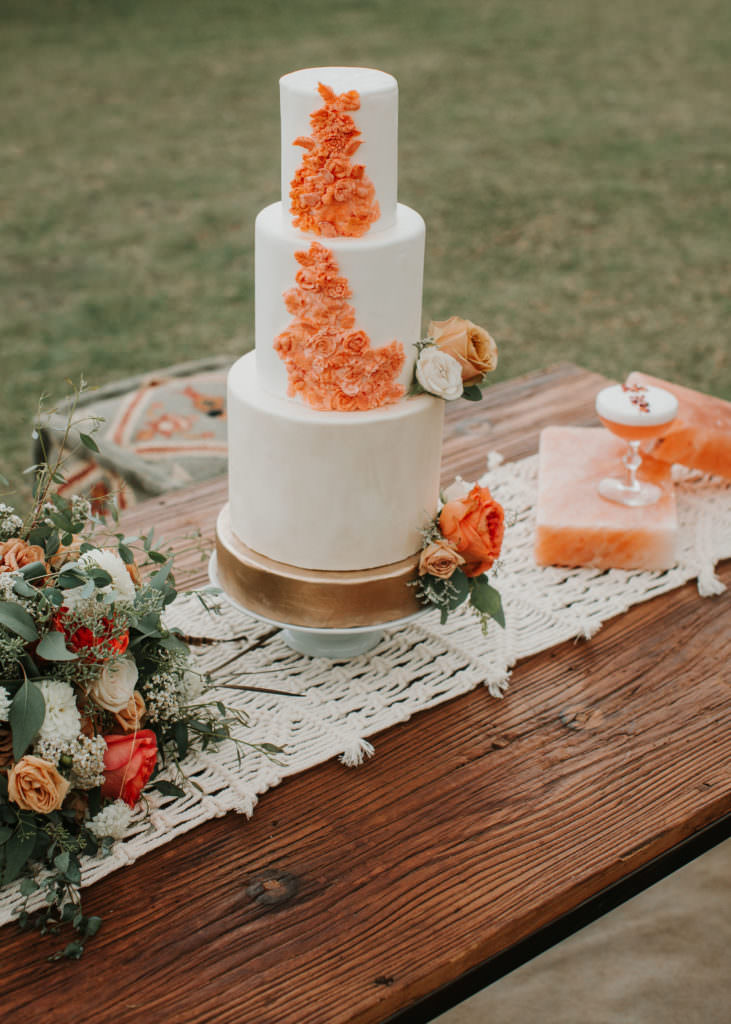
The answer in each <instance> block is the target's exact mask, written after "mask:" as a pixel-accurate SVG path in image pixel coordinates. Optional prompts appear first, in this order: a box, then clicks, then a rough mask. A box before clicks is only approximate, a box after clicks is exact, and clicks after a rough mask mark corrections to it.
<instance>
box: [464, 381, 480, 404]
mask: <svg viewBox="0 0 731 1024" xmlns="http://www.w3.org/2000/svg"><path fill="white" fill-rule="evenodd" d="M462 398H466V399H467V401H468V402H480V401H482V391H481V389H480V388H478V386H477V385H476V384H468V385H467V387H466V388H464V390H463V391H462Z"/></svg>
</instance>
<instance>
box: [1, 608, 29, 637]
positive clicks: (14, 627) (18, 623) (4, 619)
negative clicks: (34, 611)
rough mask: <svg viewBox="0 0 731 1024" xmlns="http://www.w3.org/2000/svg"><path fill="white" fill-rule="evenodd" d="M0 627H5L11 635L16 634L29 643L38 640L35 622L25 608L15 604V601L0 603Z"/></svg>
mask: <svg viewBox="0 0 731 1024" xmlns="http://www.w3.org/2000/svg"><path fill="white" fill-rule="evenodd" d="M0 626H5V628H6V629H9V630H10V631H11V632H12V633H17V635H18V636H22V638H23V639H24V640H27V641H28V642H29V643H32V642H33V641H34V640H37V639H38V631H37V629H36V625H35V622H34V621H33V619H32V618H31V616H30V615H29V614H28V612H27V611H26V610H25V608H23V607H21V606H20V605H19V604H16V603H15V601H0Z"/></svg>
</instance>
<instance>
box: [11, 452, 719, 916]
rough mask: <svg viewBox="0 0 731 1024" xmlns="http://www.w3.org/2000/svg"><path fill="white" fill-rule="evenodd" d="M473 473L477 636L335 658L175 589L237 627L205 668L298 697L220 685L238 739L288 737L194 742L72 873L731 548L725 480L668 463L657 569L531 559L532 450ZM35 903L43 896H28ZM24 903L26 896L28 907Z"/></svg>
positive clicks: (129, 858)
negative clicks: (183, 788)
mask: <svg viewBox="0 0 731 1024" xmlns="http://www.w3.org/2000/svg"><path fill="white" fill-rule="evenodd" d="M499 463H500V458H499V456H497V457H493V458H491V460H490V466H491V469H490V471H489V472H488V473H487V475H486V476H485V477H484V478H483V480H482V481H481V482H482V483H487V484H489V486H490V489H491V490H492V492H493V494H494V495H495V497H496V498H497V499H498V500H499V501H500V502H501V503H502V504H503V506H504V507H505V509H506V512H507V515H508V517H509V519H510V525H509V527H508V529H507V532H506V538H505V542H504V545H503V555H502V557H501V561H500V565H499V566H498V567H496V568H497V572H495V571H493V572H492V573H491V579H492V580H493V582H494V584H495V585H496V586H497V587H498V589H499V590H500V593H501V595H502V599H503V604H504V607H505V617H506V622H507V625H506V628H505V629H504V630H502V629H500V628H499V627H498V626H496V625H495V624H491V625H490V628H489V630H488V633H487V635H486V636H485V635H483V633H482V631H481V629H480V625H479V622H478V621H477V619H476V617H475V616H474V614H473V613H472V612H470V611H469V610H466V609H459V610H458V611H457V612H456V613H453V614H452V615H451V616H450V618H449V621H448V623H447V624H446V625H444V626H442V625H440V623H439V615H438V613H436V612H425V613H424V615H423V616H422V617H420V618H418V619H416V620H415V621H414V622H412V623H410V624H409V625H407V626H403V627H401V628H398V629H394V630H392V631H389V632H387V633H386V636H385V638H384V639H383V641H382V642H381V643H380V644H379V646H378V647H376V648H375V649H374V650H372V651H370V652H368V653H367V654H365V655H362V656H360V657H357V658H353V659H351V660H349V661H345V662H330V661H326V660H324V659H312V658H307V657H302V656H301V655H298V654H295V653H294V652H293V651H292V650H291V649H290V648H289V647H287V646H286V645H285V643H284V642H283V641H282V639H281V635H280V634H279V632H273V627H271V626H269V625H266V624H263V623H261V622H258V621H256V620H254V619H252V618H250V617H249V616H246V615H244V614H242V613H241V612H240V611H237V610H235V609H234V608H232V607H231V606H230V605H229V604H228V603H226V602H225V601H224V602H223V603H222V604H221V609H220V614H218V615H212V614H209V613H207V612H206V611H205V610H204V608H203V606H202V605H201V603H200V601H199V600H198V599H197V598H196V597H191V596H186V597H181V598H179V599H178V600H177V601H176V602H175V604H174V605H173V606H172V608H171V611H170V615H169V621H170V624H171V625H176V626H179V627H180V628H181V629H182V630H183V632H184V633H186V634H188V635H191V636H196V635H198V636H209V637H219V638H221V640H226V638H228V637H242V636H244V637H245V639H244V640H237V641H236V642H229V643H221V644H216V645H215V646H213V647H209V648H206V649H205V650H204V652H203V653H201V654H199V655H197V657H198V658H199V661H200V666H201V668H202V669H203V670H204V671H208V672H211V673H212V675H213V676H214V678H215V676H216V674H217V673H218V674H219V676H220V677H221V678H223V677H226V678H227V679H228V680H230V679H231V676H232V675H235V674H236V673H237V671H238V672H241V673H245V674H242V675H241V678H240V682H241V683H242V684H246V685H252V686H257V685H259V686H267V687H271V688H275V689H282V690H287V691H289V692H292V693H297V694H303V695H304V696H301V697H297V698H294V699H292V698H288V697H276V696H271V695H267V694H262V693H251V692H243V691H240V690H232V689H221V690H217V691H214V696H215V697H216V698H219V697H220V699H221V700H223V701H224V702H225V703H226V704H227V705H229V706H231V707H237V708H239V709H241V710H243V711H245V712H246V714H247V715H248V717H249V727H248V728H243V727H242V728H241V729H240V730H239V733H238V735H239V736H240V737H241V739H243V740H245V741H249V742H256V743H263V742H270V743H274V744H276V745H277V746H279V747H282V748H284V749H285V751H286V754H285V755H284V756H283V757H282V758H280V759H279V760H280V761H281V763H274V762H273V761H272V760H270V759H268V758H267V757H266V756H264V755H262V754H259V753H258V752H253V753H245V754H244V756H243V758H242V759H239V757H238V755H237V751H236V748H235V746H234V744H232V743H226V744H224V745H223V746H222V747H221V748H219V749H218V750H214V751H210V752H207V753H205V754H202V753H194V754H191V755H189V756H188V758H187V759H186V761H185V763H184V769H185V773H186V775H187V776H188V777H190V778H192V779H194V780H195V782H196V785H197V786H198V787H200V789H195V788H193V787H191V788H190V791H189V793H188V794H187V795H186V796H185V797H183V798H178V799H175V798H170V797H167V798H166V797H162V796H160V795H159V794H157V793H152V794H151V795H150V797H149V807H148V812H147V813H145V812H143V811H142V810H139V811H138V812H137V814H136V817H135V819H134V820H133V823H132V825H131V827H130V829H129V833H128V836H127V837H126V838H125V839H124V840H122V841H120V842H117V843H115V845H114V847H113V849H112V852H111V854H110V855H109V856H108V857H105V858H103V859H101V858H99V859H97V858H93V859H88V860H87V861H86V862H85V864H84V869H83V884H84V885H89V884H91V883H92V882H95V881H97V880H98V879H100V878H102V877H103V876H105V875H107V874H109V873H110V872H112V871H114V870H116V869H117V868H120V867H123V866H125V865H127V864H131V863H132V862H133V861H135V860H137V858H138V857H140V856H142V855H143V854H144V853H146V852H147V851H148V850H152V849H154V848H155V847H157V846H161V845H162V844H163V843H167V842H170V840H172V839H174V838H175V837H176V836H178V835H180V834H182V833H183V832H187V831H188V830H189V829H193V828H195V827H196V826H197V825H200V824H202V823H203V822H204V821H207V820H208V819H209V818H213V817H217V816H220V815H223V814H226V813H227V812H228V811H238V812H240V813H243V814H246V815H251V814H252V812H253V810H254V807H255V805H256V802H257V799H258V797H259V796H260V795H261V794H263V793H265V792H266V791H267V790H268V789H270V788H271V787H273V786H276V785H277V784H278V783H279V782H280V781H281V780H282V779H283V778H285V777H286V776H288V775H293V774H294V773H296V772H301V771H304V770H305V769H307V768H311V767H312V766H313V765H316V764H319V763H320V762H322V761H326V760H328V759H329V758H331V757H339V758H340V759H341V761H342V762H343V763H344V764H346V765H351V766H355V765H358V764H359V763H361V761H362V760H363V759H364V758H365V757H368V756H369V755H371V754H372V753H373V746H372V745H371V743H370V742H369V739H368V737H371V736H373V735H374V734H375V733H377V732H380V731H382V730H383V729H387V728H388V727H389V726H392V725H395V724H397V723H399V722H404V721H406V720H407V719H409V718H410V717H411V716H412V715H414V714H415V713H416V712H418V711H421V710H424V709H425V708H429V707H433V706H435V705H437V704H440V703H442V702H443V701H447V700H451V699H452V698H453V697H457V696H458V695H459V694H462V693H466V692H467V691H469V690H472V689H473V688H475V687H477V686H480V685H484V686H486V687H487V688H488V689H489V691H490V693H491V694H492V695H493V696H494V697H501V696H502V695H503V693H504V692H505V690H506V689H507V686H508V678H509V676H510V670H511V668H512V666H513V665H514V664H515V663H516V662H517V661H518V660H519V659H520V658H527V657H529V656H530V655H532V654H536V653H537V652H539V651H542V650H545V649H547V648H549V647H553V646H555V645H556V644H559V643H562V642H563V641H565V640H570V639H572V638H576V637H583V638H587V639H588V638H590V637H591V636H593V635H594V633H595V632H596V631H597V630H598V629H599V628H600V626H601V625H602V623H603V622H605V621H606V620H607V619H610V618H612V617H613V616H615V615H618V614H620V613H621V612H624V611H626V610H627V609H628V608H629V607H630V606H631V605H634V604H637V603H639V602H640V601H645V600H648V599H649V598H651V597H654V596H655V595H657V594H662V593H665V592H666V591H668V590H672V589H673V588H675V587H679V586H681V585H682V584H683V583H685V582H687V581H688V580H690V579H697V580H698V591H699V594H700V595H701V596H704V597H706V596H711V595H713V594H718V593H721V591H723V589H724V586H723V584H722V583H721V582H720V581H719V580H718V578H717V577H716V576H715V573H714V567H715V564H716V562H717V561H719V560H720V559H723V558H728V557H729V556H731V485H730V484H729V483H728V482H727V481H723V480H720V479H719V478H710V477H707V476H702V475H701V474H698V473H693V472H690V471H688V470H684V469H682V468H680V467H674V476H675V481H676V497H677V507H678V518H679V521H680V543H679V550H678V563H677V565H676V566H675V567H674V568H673V569H670V570H668V571H665V572H646V571H627V570H619V569H612V570H610V571H605V572H603V571H601V570H597V569H563V568H539V567H537V566H536V565H535V564H534V561H533V533H534V523H535V500H536V493H537V472H538V456H531V457H530V458H527V459H524V460H523V461H521V462H516V463H509V464H506V465H500V464H499ZM39 902H40V901H39ZM22 903H23V900H22V898H21V896H20V894H19V891H18V883H14V884H13V885H10V886H7V887H6V888H5V890H4V891H3V892H2V896H1V897H0V924H3V923H5V922H6V921H8V920H10V919H11V918H12V917H14V916H15V915H16V914H17V913H18V911H19V910H20V909H21V906H22ZM32 907H33V904H32V903H30V904H29V908H32Z"/></svg>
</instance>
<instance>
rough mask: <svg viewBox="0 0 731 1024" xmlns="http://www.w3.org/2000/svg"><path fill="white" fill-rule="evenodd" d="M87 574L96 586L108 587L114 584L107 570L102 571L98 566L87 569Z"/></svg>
mask: <svg viewBox="0 0 731 1024" xmlns="http://www.w3.org/2000/svg"><path fill="white" fill-rule="evenodd" d="M87 574H88V575H89V576H90V577H91V578H92V579H93V581H94V585H95V586H97V587H108V586H109V584H110V583H111V582H112V577H111V576H110V574H109V573H108V572H107V570H106V569H100V568H99V567H98V566H94V567H92V568H89V569H87Z"/></svg>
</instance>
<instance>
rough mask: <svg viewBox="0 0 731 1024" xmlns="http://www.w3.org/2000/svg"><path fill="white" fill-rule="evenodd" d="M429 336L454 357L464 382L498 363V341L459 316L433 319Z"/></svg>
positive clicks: (478, 377)
mask: <svg viewBox="0 0 731 1024" xmlns="http://www.w3.org/2000/svg"><path fill="white" fill-rule="evenodd" d="M429 337H430V338H432V339H433V341H434V342H435V344H436V345H437V348H440V349H441V350H442V352H447V353H448V354H449V355H450V356H452V357H453V358H454V359H456V360H457V362H458V363H459V365H460V368H461V370H462V380H463V381H464V383H465V384H469V383H475V382H477V381H478V380H479V379H480V378H481V377H484V376H485V374H486V373H489V372H490V371H491V370H494V369H495V367H496V366H497V345H496V344H495V342H494V341H493V340H492V338H491V337H490V335H489V334H488V333H487V331H486V330H485V329H484V328H483V327H478V326H477V324H473V323H472V321H471V320H463V319H462V317H460V316H450V318H449V320H432V322H431V323H430V324H429Z"/></svg>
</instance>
